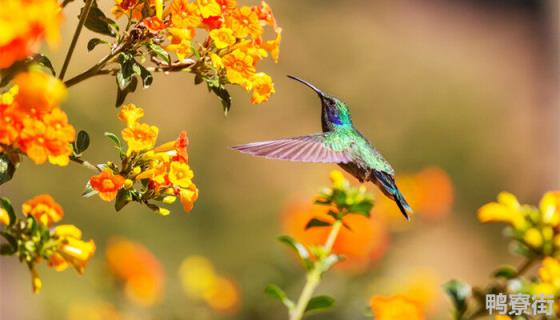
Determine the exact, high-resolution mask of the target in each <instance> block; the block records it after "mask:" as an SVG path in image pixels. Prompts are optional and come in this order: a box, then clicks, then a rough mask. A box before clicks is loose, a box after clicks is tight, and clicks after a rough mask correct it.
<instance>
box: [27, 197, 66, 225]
mask: <svg viewBox="0 0 560 320" xmlns="http://www.w3.org/2000/svg"><path fill="white" fill-rule="evenodd" d="M22 211H23V214H25V215H26V216H32V217H33V218H35V220H37V221H38V222H40V223H42V224H44V225H46V226H50V225H51V224H52V223H54V222H58V221H60V220H61V219H62V217H64V211H63V210H62V207H61V206H60V204H58V203H57V202H56V201H55V200H54V199H53V197H51V196H50V195H48V194H41V195H38V196H36V197H34V198H32V199H29V200H27V201H25V202H24V203H23V205H22Z"/></svg>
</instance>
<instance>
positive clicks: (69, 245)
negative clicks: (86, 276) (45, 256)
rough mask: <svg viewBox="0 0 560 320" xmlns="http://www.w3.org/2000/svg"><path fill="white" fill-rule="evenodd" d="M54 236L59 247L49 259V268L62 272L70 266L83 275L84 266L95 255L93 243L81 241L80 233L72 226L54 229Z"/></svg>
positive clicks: (61, 226) (91, 241)
mask: <svg viewBox="0 0 560 320" xmlns="http://www.w3.org/2000/svg"><path fill="white" fill-rule="evenodd" d="M54 235H55V237H56V238H57V239H58V240H59V246H58V247H57V249H56V252H55V253H54V255H53V256H51V258H50V259H49V266H50V267H53V268H55V269H56V270H57V271H62V270H64V269H66V268H67V267H68V266H69V265H70V266H72V267H74V269H76V271H78V272H79V273H80V274H82V273H84V269H85V267H86V264H87V263H88V261H89V260H90V259H91V257H92V256H93V254H94V253H95V242H93V240H89V241H83V240H82V232H81V231H80V229H78V228H77V227H75V226H73V225H60V226H57V227H55V228H54Z"/></svg>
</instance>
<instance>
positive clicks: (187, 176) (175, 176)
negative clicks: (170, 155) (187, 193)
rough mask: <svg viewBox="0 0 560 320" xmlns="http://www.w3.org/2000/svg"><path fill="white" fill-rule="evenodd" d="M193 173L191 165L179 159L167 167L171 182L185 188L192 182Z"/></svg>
mask: <svg viewBox="0 0 560 320" xmlns="http://www.w3.org/2000/svg"><path fill="white" fill-rule="evenodd" d="M193 176H194V173H193V172H192V170H191V167H190V166H189V165H188V164H186V163H184V162H179V161H173V162H171V167H170V169H169V181H171V183H172V184H174V185H177V186H180V187H183V188H187V187H188V186H190V185H191V184H192V180H191V179H192V178H193Z"/></svg>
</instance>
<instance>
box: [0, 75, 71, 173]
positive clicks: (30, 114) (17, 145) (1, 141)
mask: <svg viewBox="0 0 560 320" xmlns="http://www.w3.org/2000/svg"><path fill="white" fill-rule="evenodd" d="M65 96H66V88H65V87H64V84H63V83H62V82H61V81H60V80H58V79H56V78H54V77H52V76H50V75H48V74H46V73H42V72H39V71H30V72H24V73H19V74H18V75H16V76H15V78H14V79H13V86H12V87H11V88H10V89H9V91H7V92H6V93H4V94H3V95H2V96H1V97H0V152H3V153H6V154H12V155H14V154H17V153H19V152H22V153H24V154H25V155H27V156H28V157H29V158H30V159H31V160H33V162H35V163H36V164H42V163H44V162H45V161H47V160H48V161H49V162H50V163H52V164H56V165H61V166H65V165H67V164H68V163H69V159H70V158H69V157H70V155H71V154H72V147H71V142H72V141H74V137H75V129H74V127H73V126H72V125H70V124H69V123H68V117H67V116H66V113H64V111H62V110H61V109H60V107H59V105H60V102H61V100H62V99H63V98H64V97H65ZM12 158H14V157H12ZM15 162H17V158H16V160H15Z"/></svg>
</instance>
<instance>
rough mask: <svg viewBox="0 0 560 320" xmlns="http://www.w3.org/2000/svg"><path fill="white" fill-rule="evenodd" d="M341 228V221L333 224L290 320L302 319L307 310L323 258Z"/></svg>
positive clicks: (317, 281) (330, 249)
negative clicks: (322, 252)
mask: <svg viewBox="0 0 560 320" xmlns="http://www.w3.org/2000/svg"><path fill="white" fill-rule="evenodd" d="M341 227H342V221H341V220H337V221H335V223H333V225H332V229H331V232H330V233H329V236H328V238H327V241H326V242H325V245H324V246H323V249H324V250H325V254H324V256H323V257H321V258H320V259H319V260H317V261H316V262H315V263H314V264H313V269H311V271H309V273H308V274H307V281H306V282H305V286H304V287H303V290H302V291H301V294H300V296H299V298H298V301H297V304H296V306H295V308H294V310H293V312H290V320H301V319H303V314H304V313H305V309H306V308H307V305H308V304H309V301H310V300H311V298H312V297H313V293H314V292H315V289H316V288H317V286H318V285H319V283H320V282H321V275H322V273H323V270H324V268H323V265H324V262H325V261H324V260H325V257H328V256H329V255H330V254H331V251H332V248H333V246H334V242H335V241H336V238H337V236H338V234H339V232H340V229H341Z"/></svg>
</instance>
